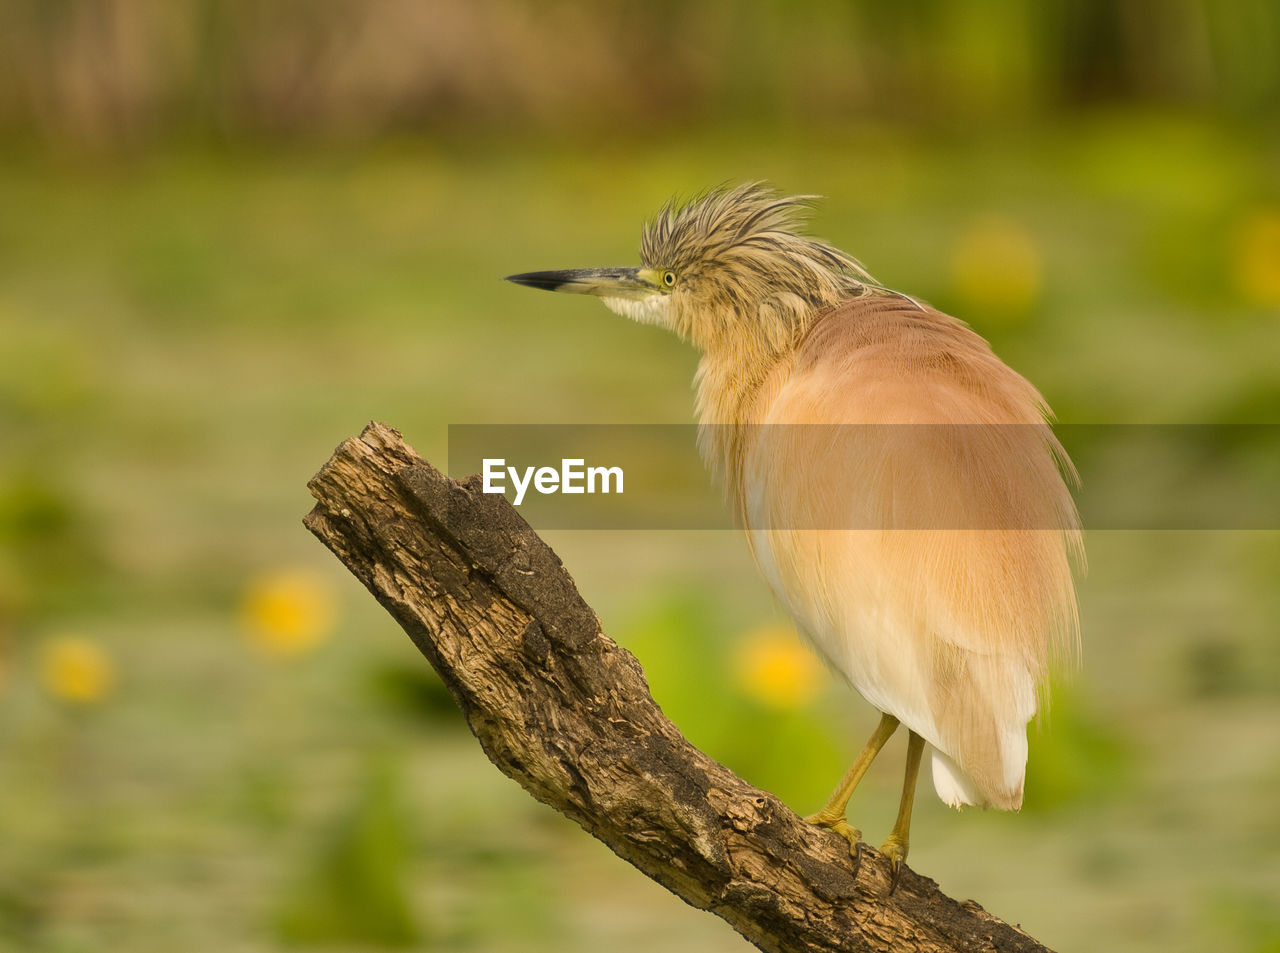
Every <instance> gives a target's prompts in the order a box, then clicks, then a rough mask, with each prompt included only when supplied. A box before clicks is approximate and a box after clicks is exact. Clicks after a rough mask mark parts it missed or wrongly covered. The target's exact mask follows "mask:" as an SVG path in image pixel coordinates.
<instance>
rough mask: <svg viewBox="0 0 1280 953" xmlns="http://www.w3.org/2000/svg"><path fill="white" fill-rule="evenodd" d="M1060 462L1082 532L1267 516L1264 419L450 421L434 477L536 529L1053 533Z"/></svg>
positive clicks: (1064, 519)
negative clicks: (717, 464) (502, 502)
mask: <svg viewBox="0 0 1280 953" xmlns="http://www.w3.org/2000/svg"><path fill="white" fill-rule="evenodd" d="M700 445H701V446H703V447H706V448H708V450H709V451H710V452H709V454H708V458H709V459H712V460H717V461H718V460H720V459H723V458H725V457H726V456H727V458H728V459H730V460H733V461H735V463H734V464H733V465H731V466H730V467H728V468H727V470H726V472H725V473H722V474H718V477H719V478H720V479H717V480H713V478H712V475H711V473H710V472H709V470H708V467H707V466H706V465H705V464H704V463H703V460H702V458H701V457H700V455H699V450H698V448H699V446H700ZM1063 450H1064V451H1065V453H1066V455H1067V457H1069V458H1070V460H1071V462H1072V463H1073V464H1074V466H1075V469H1076V471H1078V474H1079V478H1080V479H1079V486H1078V487H1077V486H1076V483H1075V480H1074V478H1073V477H1071V476H1070V471H1069V465H1066V464H1064V460H1065V459H1066V458H1064V457H1062V456H1061V452H1060V451H1063ZM1060 471H1063V472H1067V473H1068V485H1069V486H1071V487H1072V497H1073V498H1074V502H1075V505H1076V506H1077V507H1078V510H1079V514H1080V519H1081V522H1082V523H1083V525H1084V527H1085V528H1086V529H1095V530H1096V529H1121V530H1139V529H1140V530H1212V529H1221V530H1248V529H1272V530H1274V529H1280V425H1272V424H1244V425H1215V426H1208V425H1203V426H1202V425H1128V424H1124V425H1111V424H1089V425H1079V424H1075V425H1071V424H1066V425H1058V426H1055V427H1053V428H1052V430H1051V429H1050V428H1048V427H1046V426H1035V425H932V424H916V425H898V424H895V425H856V426H855V425H847V426H828V425H805V426H791V425H787V426H783V425H759V426H751V427H746V428H729V427H711V428H703V429H701V430H700V429H699V428H698V427H696V426H694V425H644V424H640V425H613V424H609V425H559V424H557V425H510V426H508V425H493V424H482V425H452V426H450V428H449V473H450V475H451V476H453V477H455V478H457V479H465V478H467V477H470V476H472V475H475V476H476V482H475V485H476V487H477V489H478V490H479V491H480V492H492V493H501V494H502V495H504V496H506V497H507V499H509V500H511V501H512V502H513V503H515V504H516V505H517V506H518V507H519V510H520V512H521V514H522V515H523V516H524V517H525V519H526V520H528V521H529V523H530V524H531V525H533V526H534V527H535V528H541V529H681V530H684V529H727V528H731V527H733V526H735V525H739V524H740V516H739V514H738V512H736V510H737V507H738V506H739V505H741V506H742V507H745V509H746V510H747V511H748V512H749V513H750V521H751V524H752V525H753V526H755V527H758V528H771V529H782V530H787V529H794V530H804V529H851V530H865V529H978V530H982V529H1058V528H1061V527H1063V526H1064V525H1068V524H1069V523H1070V521H1071V520H1072V518H1073V516H1072V512H1071V508H1070V504H1069V501H1067V500H1066V498H1065V497H1063V496H1062V494H1061V492H1060V490H1058V489H1057V488H1058V487H1060V485H1061V480H1060V478H1059V477H1058V476H1057V474H1058V472H1060ZM725 480H727V481H728V484H729V485H730V486H734V487H740V488H742V489H741V492H738V493H734V492H729V493H727V494H726V493H723V492H722V491H721V487H722V486H723V485H724V482H723V481H725Z"/></svg>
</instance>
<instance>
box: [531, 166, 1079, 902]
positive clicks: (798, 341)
mask: <svg viewBox="0 0 1280 953" xmlns="http://www.w3.org/2000/svg"><path fill="white" fill-rule="evenodd" d="M815 199H816V196H810V195H784V194H782V193H780V192H779V191H777V190H776V189H775V188H773V187H772V186H770V185H768V184H767V183H764V182H758V181H757V182H747V183H744V184H741V185H735V186H729V185H722V186H719V187H716V188H712V189H709V190H706V191H704V192H701V193H699V194H696V195H694V196H692V197H690V198H687V199H683V200H682V199H678V198H673V199H671V200H670V201H668V202H667V203H666V204H665V205H664V206H663V207H662V208H661V210H660V211H659V212H658V213H657V214H656V215H655V216H654V217H653V218H652V219H651V220H649V221H648V223H647V224H646V225H645V226H644V229H643V232H642V235H641V241H640V260H641V265H640V266H639V267H617V268H586V269H570V270H559V271H535V272H526V273H523V274H515V275H510V276H509V277H508V278H507V280H508V281H512V282H515V283H516V284H520V285H525V286H529V287H532V288H538V289H543V290H548V291H555V292H561V293H569V294H583V295H592V296H595V297H597V298H599V299H600V300H601V301H602V302H603V303H604V304H605V305H606V306H607V307H608V308H609V309H610V310H612V311H614V312H616V313H618V314H620V315H622V316H624V317H627V318H630V319H633V320H635V321H638V322H641V323H644V324H653V325H658V326H660V327H662V328H665V329H667V330H669V331H672V332H674V333H675V334H677V335H678V336H679V337H681V338H682V339H684V340H685V341H687V342H689V343H691V344H692V345H693V346H694V347H695V348H696V349H697V350H698V351H700V358H699V362H698V366H697V372H696V375H695V389H696V416H697V421H698V437H697V443H698V448H699V451H700V453H701V455H702V457H703V458H704V461H705V462H706V464H707V466H708V467H709V468H710V470H711V471H712V472H713V473H714V474H715V476H716V478H717V479H718V481H719V482H720V484H721V486H722V489H723V492H724V495H725V498H726V501H727V505H728V506H729V507H730V508H731V509H732V511H733V512H734V515H735V517H736V518H737V520H738V521H739V523H740V524H741V525H742V528H743V529H744V530H745V533H746V536H747V540H748V543H749V546H750V548H751V551H752V554H753V556H754V558H755V562H756V564H757V566H758V568H759V570H760V572H761V573H762V574H763V576H764V577H765V579H766V580H767V582H768V584H769V586H770V587H771V589H772V590H773V592H774V594H775V596H776V598H777V599H778V600H779V602H780V603H781V604H782V606H783V607H784V608H785V609H786V610H787V611H788V612H789V613H790V615H791V617H792V618H793V620H794V622H795V623H796V627H797V629H798V631H799V632H800V633H801V634H802V635H803V636H804V637H805V638H806V639H807V640H808V642H809V643H810V645H811V646H812V647H813V648H814V649H815V650H816V651H817V653H818V654H819V655H820V656H821V657H823V658H824V659H825V660H826V662H827V663H828V664H829V665H830V666H831V667H832V668H833V669H834V670H835V671H836V672H837V673H839V675H840V676H842V677H843V678H844V680H845V681H847V682H848V683H849V684H850V685H851V686H852V687H853V688H854V689H855V690H856V691H858V692H859V693H860V694H861V695H862V696H863V697H864V698H865V699H866V700H867V701H868V702H869V703H870V704H871V705H872V706H874V708H875V709H877V710H878V711H879V712H880V720H879V722H878V724H877V725H876V728H875V730H874V731H873V732H872V734H871V736H870V738H869V740H868V741H867V743H866V745H865V746H864V747H863V749H862V751H861V753H860V754H859V755H858V756H857V758H856V759H855V760H854V762H853V765H852V766H851V767H850V768H849V770H848V772H847V773H846V774H845V775H844V777H843V779H842V780H841V781H840V783H839V784H838V786H837V787H836V790H835V791H834V793H833V794H832V796H831V797H830V799H829V800H828V801H827V802H826V804H825V805H824V806H823V807H822V808H821V809H820V810H819V811H817V812H816V813H814V814H812V815H810V816H808V817H807V818H806V820H808V821H811V822H812V823H814V824H817V825H820V826H822V827H825V828H829V829H831V830H833V831H835V832H836V833H837V834H839V835H841V836H842V837H844V838H845V839H846V840H847V841H848V843H849V846H850V852H851V854H852V855H853V857H854V864H855V874H856V869H857V865H859V864H860V862H861V860H862V843H863V842H862V832H861V830H860V829H859V828H857V827H854V826H853V825H852V824H850V823H849V820H848V816H847V812H848V804H849V801H850V799H851V798H852V795H853V793H854V790H855V788H856V787H857V786H858V784H859V782H860V781H861V780H862V778H863V776H864V775H865V773H866V772H867V770H868V768H869V767H870V765H871V763H872V761H873V760H874V759H875V757H876V755H877V754H878V753H879V752H880V750H881V749H882V748H883V747H884V745H885V743H886V742H887V741H888V740H889V738H890V737H891V736H892V735H893V734H894V732H895V731H896V730H897V728H898V727H899V726H900V725H902V726H905V727H906V729H907V732H908V742H907V760H906V769H905V772H904V777H903V786H902V795H901V799H900V802H899V810H898V815H897V818H896V820H895V822H894V824H893V827H892V829H891V831H890V833H889V835H888V838H887V839H886V840H885V841H884V843H883V845H882V847H881V852H882V853H883V854H884V855H885V856H886V857H887V858H888V859H889V862H890V866H891V872H892V879H891V883H890V890H891V891H892V890H893V889H894V888H896V886H897V884H898V879H899V877H900V875H901V871H902V867H903V865H904V863H905V860H906V857H907V854H908V849H909V844H910V826H911V815H912V808H913V804H914V797H915V788H916V781H917V777H918V773H919V769H920V764H921V761H922V759H923V755H924V753H925V751H926V749H928V751H929V753H930V762H931V768H932V778H933V785H934V788H935V790H936V791H937V794H938V796H939V797H940V798H941V800H942V801H943V802H945V803H946V804H947V805H949V806H952V807H956V808H959V807H962V806H964V805H978V806H981V807H994V808H1000V809H1004V810H1018V809H1019V808H1020V807H1021V805H1022V800H1023V790H1024V781H1025V774H1026V763H1027V729H1028V725H1029V724H1030V722H1031V721H1032V720H1033V719H1034V718H1035V717H1036V716H1037V714H1038V712H1040V711H1041V710H1042V709H1043V708H1044V706H1045V704H1046V703H1047V693H1048V684H1049V680H1050V677H1051V676H1052V675H1055V674H1056V673H1057V672H1058V671H1059V670H1063V669H1068V668H1070V667H1072V666H1073V665H1075V664H1076V663H1077V662H1078V657H1079V653H1080V648H1079V646H1080V624H1079V613H1078V608H1077V599H1076V590H1075V578H1074V572H1075V571H1078V570H1082V569H1083V561H1084V552H1083V544H1082V533H1081V528H1080V521H1079V516H1078V513H1077V510H1076V507H1075V503H1074V500H1073V497H1072V492H1071V491H1072V489H1073V488H1074V487H1075V486H1076V485H1077V484H1078V475H1077V473H1076V471H1075V469H1074V467H1073V465H1072V463H1071V461H1070V458H1069V457H1068V455H1067V453H1066V451H1065V450H1064V449H1063V447H1062V445H1061V443H1060V442H1059V441H1058V439H1057V438H1056V436H1055V435H1054V433H1053V431H1052V429H1051V423H1052V413H1051V411H1050V409H1049V406H1048V404H1047V403H1046V402H1045V400H1044V398H1043V397H1042V396H1041V395H1040V393H1039V392H1038V391H1037V390H1036V388H1035V387H1033V386H1032V384H1031V383H1029V382H1028V381H1027V379H1026V378H1024V377H1023V376H1022V375H1020V374H1019V373H1017V372H1016V371H1014V370H1013V369H1012V368H1010V367H1009V366H1008V365H1007V364H1005V363H1004V362H1003V361H1001V360H1000V358H998V357H997V356H996V355H995V353H994V352H993V350H992V348H991V346H990V345H989V344H988V342H987V341H986V340H985V339H984V338H983V337H981V336H980V335H979V334H978V333H977V332H975V331H974V330H973V329H972V328H971V327H970V326H969V325H968V324H967V323H965V322H963V321H961V320H959V319H957V318H955V317H952V316H950V315H948V314H946V313H944V312H942V311H940V310H938V309H936V308H934V307H931V306H930V305H929V304H927V303H925V302H924V301H922V300H920V299H918V298H915V297H912V296H909V295H907V294H905V293H902V292H899V291H895V290H892V289H890V288H887V287H885V286H883V285H881V284H880V283H878V282H877V281H875V280H874V279H873V278H872V277H871V275H870V273H869V272H868V271H867V269H866V268H865V267H864V266H863V265H862V264H861V263H860V262H859V261H858V260H857V259H856V258H854V257H852V256H851V255H849V254H847V253H845V252H843V251H841V250H840V249H838V248H836V247H834V246H833V245H831V244H828V243H826V242H824V241H821V240H819V239H817V238H814V237H811V236H810V235H808V234H807V225H808V220H809V218H810V215H811V213H812V210H813V208H814V200H815Z"/></svg>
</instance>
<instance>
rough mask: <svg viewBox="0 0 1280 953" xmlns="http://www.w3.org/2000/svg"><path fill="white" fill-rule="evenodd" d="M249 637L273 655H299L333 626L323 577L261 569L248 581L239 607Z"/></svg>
mask: <svg viewBox="0 0 1280 953" xmlns="http://www.w3.org/2000/svg"><path fill="white" fill-rule="evenodd" d="M240 616H241V621H242V624H243V626H244V632H245V635H246V636H247V637H248V639H249V641H250V642H251V643H252V644H253V645H254V646H255V647H256V648H257V649H259V650H260V651H261V652H262V653H263V654H265V655H269V656H271V657H273V658H288V657H292V656H297V655H302V654H303V653H305V652H308V651H310V650H311V649H313V648H315V647H316V646H317V645H318V644H319V643H320V642H321V641H322V640H323V639H324V638H325V637H326V636H328V635H329V633H330V632H331V631H332V629H333V624H334V619H335V616H336V607H335V604H334V599H333V596H332V595H331V593H330V592H329V588H328V587H327V586H326V585H325V584H324V582H323V580H322V579H321V578H320V577H319V576H317V575H316V574H314V573H311V572H308V571H306V570H301V569H284V570H277V571H274V572H269V573H264V574H262V575H261V576H259V577H258V578H256V579H254V580H253V581H251V582H250V584H249V586H248V588H247V589H246V591H245V594H244V599H243V601H242V603H241V607H240Z"/></svg>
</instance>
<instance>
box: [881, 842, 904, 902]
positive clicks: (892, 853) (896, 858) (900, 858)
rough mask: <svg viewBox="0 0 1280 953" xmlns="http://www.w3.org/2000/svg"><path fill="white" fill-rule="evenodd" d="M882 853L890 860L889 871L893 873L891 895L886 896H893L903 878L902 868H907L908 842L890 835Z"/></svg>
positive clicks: (890, 887)
mask: <svg viewBox="0 0 1280 953" xmlns="http://www.w3.org/2000/svg"><path fill="white" fill-rule="evenodd" d="M880 853H882V854H884V855H885V857H887V858H889V870H890V871H891V874H890V879H889V893H888V894H886V896H893V892H894V891H895V890H897V889H898V880H899V879H901V877H902V868H903V867H905V866H906V860H907V841H906V839H905V838H900V837H898V836H897V835H894V834H890V835H889V839H888V840H886V841H885V842H884V844H883V846H881V848H880Z"/></svg>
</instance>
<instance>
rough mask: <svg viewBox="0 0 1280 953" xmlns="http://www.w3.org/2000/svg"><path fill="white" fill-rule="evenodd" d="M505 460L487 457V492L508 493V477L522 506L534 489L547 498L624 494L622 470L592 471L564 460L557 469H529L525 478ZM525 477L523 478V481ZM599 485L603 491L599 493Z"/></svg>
mask: <svg viewBox="0 0 1280 953" xmlns="http://www.w3.org/2000/svg"><path fill="white" fill-rule="evenodd" d="M506 464H507V461H506V459H505V458H504V457H485V459H484V492H486V493H506V492H507V487H506V480H507V477H508V476H510V478H511V486H512V487H513V488H514V489H515V491H516V497H515V499H514V500H512V502H513V503H514V504H515V505H516V506H519V505H520V504H521V503H523V502H524V495H525V493H527V492H528V491H529V488H530V486H531V485H532V488H533V489H534V490H536V491H537V492H538V493H541V494H542V495H544V496H546V495H548V494H553V493H621V492H622V467H589V466H587V465H586V461H585V460H583V459H581V458H573V459H563V460H561V461H560V469H558V470H557V469H556V468H555V467H525V468H524V472H523V474H522V473H521V471H520V470H519V469H517V468H516V467H509V466H507V465H506ZM522 477H523V478H522ZM597 483H598V484H599V489H596V486H597Z"/></svg>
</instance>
